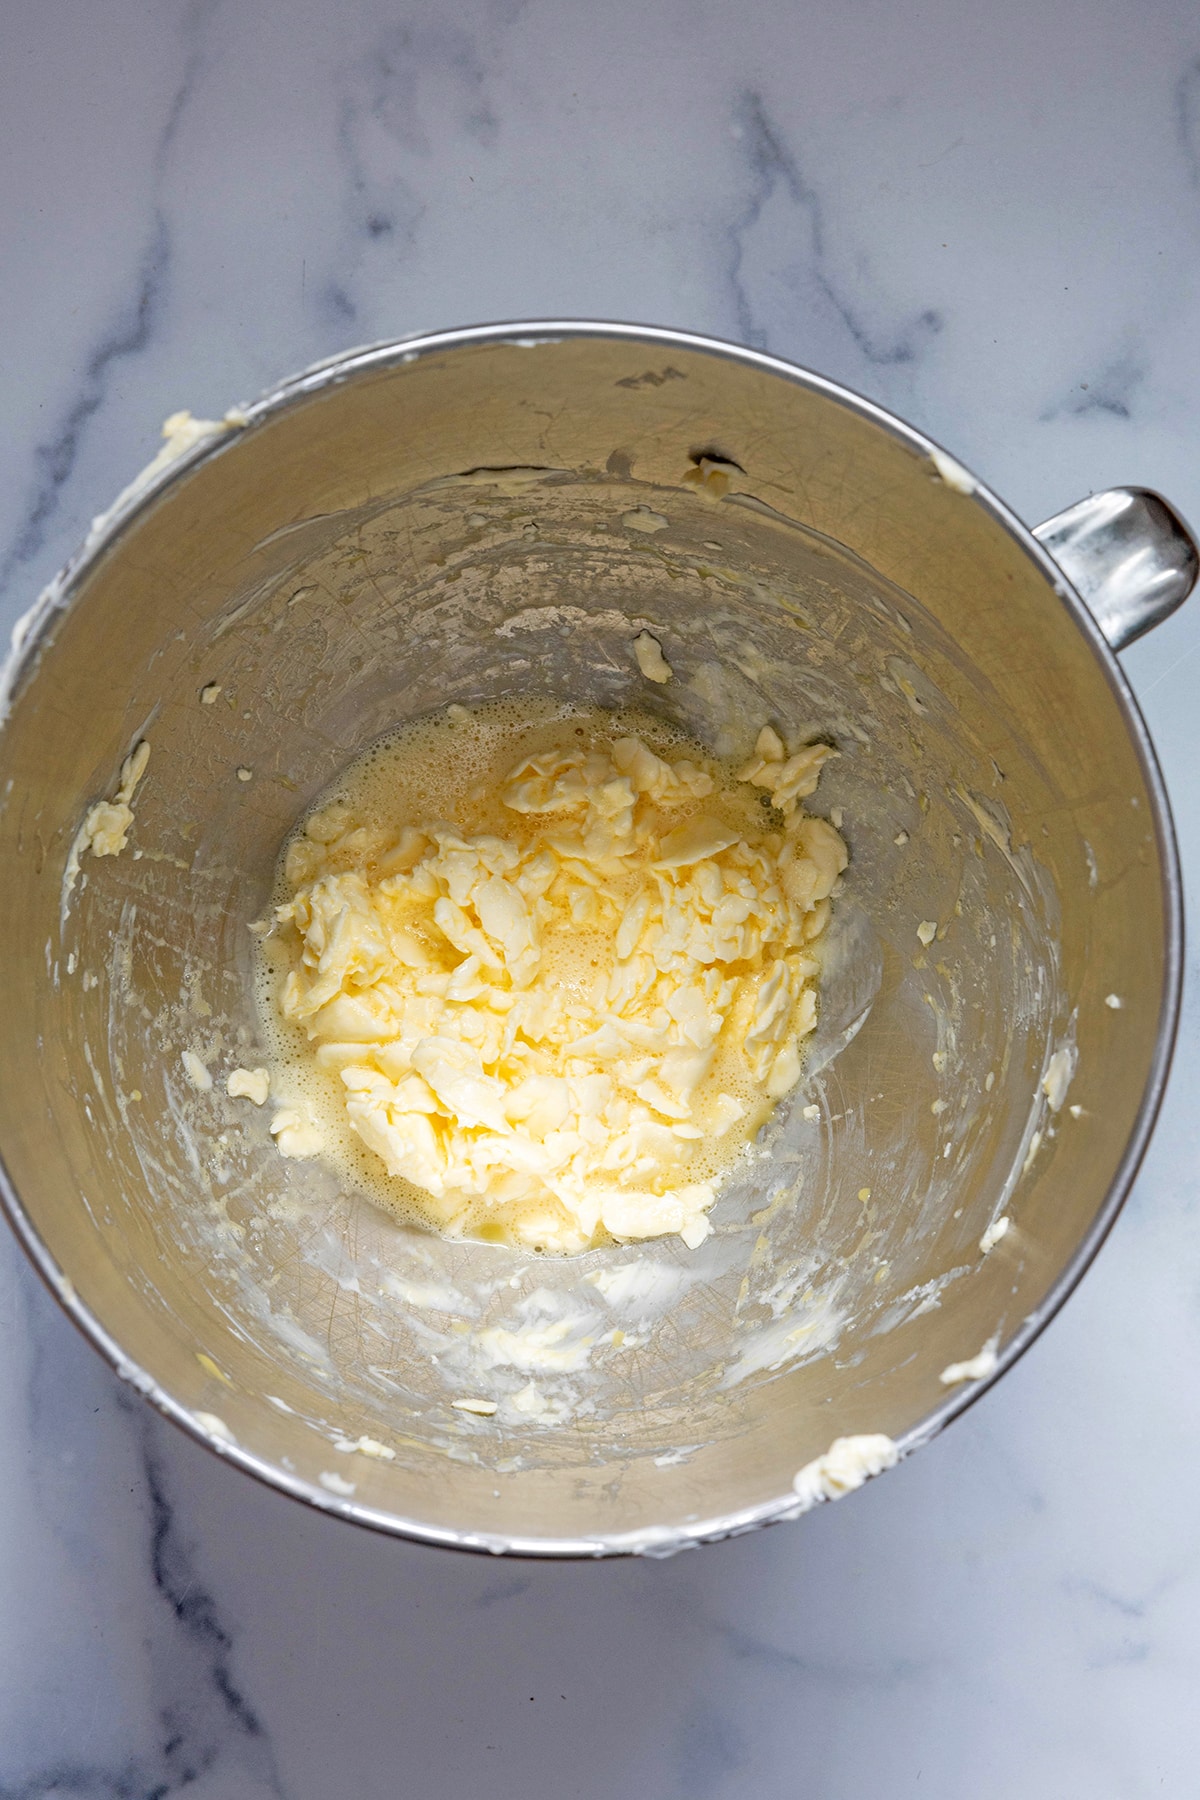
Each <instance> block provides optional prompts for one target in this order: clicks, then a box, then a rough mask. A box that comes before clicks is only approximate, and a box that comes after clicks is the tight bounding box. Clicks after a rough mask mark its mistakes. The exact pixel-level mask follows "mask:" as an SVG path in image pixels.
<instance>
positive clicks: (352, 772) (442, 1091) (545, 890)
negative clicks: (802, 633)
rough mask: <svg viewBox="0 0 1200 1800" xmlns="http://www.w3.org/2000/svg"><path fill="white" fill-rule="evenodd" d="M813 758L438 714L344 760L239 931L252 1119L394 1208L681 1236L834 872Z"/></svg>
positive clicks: (636, 723)
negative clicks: (265, 1036) (737, 763)
mask: <svg viewBox="0 0 1200 1800" xmlns="http://www.w3.org/2000/svg"><path fill="white" fill-rule="evenodd" d="M833 754H835V752H833V751H832V750H831V749H830V748H829V747H828V746H827V745H825V744H811V745H807V746H803V747H799V748H797V749H795V750H793V751H791V752H789V750H788V749H787V748H786V747H785V744H784V742H783V739H782V738H781V737H780V736H779V734H778V733H777V732H776V731H775V730H774V729H773V728H772V727H771V726H769V725H767V726H764V727H763V729H762V731H761V732H760V734H759V737H758V742H757V745H756V748H755V754H754V756H753V758H752V759H751V761H750V762H749V763H747V764H746V765H745V766H744V767H739V768H737V769H735V770H731V769H729V768H727V767H724V766H722V765H721V764H719V763H718V762H717V761H716V760H714V758H712V757H711V756H709V755H708V754H707V752H705V751H704V750H703V748H702V747H701V746H700V745H699V744H697V743H695V742H693V741H691V740H690V739H687V738H685V737H684V736H683V735H682V734H681V733H680V732H678V731H676V730H674V729H673V728H671V727H669V726H666V725H664V724H662V723H661V722H659V721H656V720H653V719H651V718H649V717H646V716H642V715H636V714H631V713H624V714H620V713H608V712H600V711H597V710H595V709H590V708H588V709H584V708H574V707H570V706H564V705H562V704H561V703H551V702H545V703H542V704H541V705H540V706H539V705H537V704H536V703H534V704H530V703H528V702H522V703H520V704H519V705H518V704H517V703H515V702H506V703H496V704H492V705H489V706H483V707H480V708H478V709H476V710H473V711H471V712H467V711H466V710H465V709H464V708H462V707H451V708H449V709H448V711H447V712H446V713H443V714H441V715H439V716H437V717H436V718H433V719H428V720H425V721H423V722H419V723H417V724H415V725H412V726H406V727H404V728H403V729H402V730H400V731H398V732H396V733H395V734H394V735H393V736H391V737H390V738H388V739H385V740H383V741H382V742H381V743H379V744H376V745H375V746H374V747H373V748H372V749H370V750H369V751H368V752H367V753H366V754H365V755H364V756H363V757H361V758H360V759H359V760H358V761H357V762H356V763H355V764H353V765H352V766H351V767H350V768H349V769H347V770H346V771H345V772H344V774H343V775H342V776H341V778H340V779H339V781H338V782H337V784H336V787H335V788H334V789H332V790H330V791H329V792H327V794H326V795H325V796H324V797H323V798H322V801H321V803H320V804H319V805H318V806H317V807H316V808H315V809H314V810H313V811H312V812H310V813H309V814H308V815H307V817H306V818H305V819H304V820H302V821H301V824H300V825H299V827H298V828H297V830H296V832H295V833H294V834H293V836H292V837H291V839H290V840H289V842H288V845H287V846H286V848H285V852H284V856H283V859H282V865H281V873H280V878H279V889H278V892H277V895H276V905H275V913H274V922H273V926H272V929H271V931H270V934H269V935H268V936H267V937H265V938H264V939H263V940H262V942H261V949H260V954H261V958H262V962H261V975H262V983H263V995H264V1013H265V1015H266V1018H267V1023H268V1027H269V1029H271V1030H272V1032H273V1037H274V1042H275V1045H276V1051H277V1055H276V1068H275V1070H274V1071H273V1072H272V1078H271V1091H272V1093H274V1094H276V1095H277V1096H279V1097H280V1098H281V1099H282V1101H283V1102H284V1103H283V1104H282V1105H281V1106H280V1107H279V1109H278V1110H277V1111H276V1113H275V1115H274V1118H273V1121H272V1126H271V1129H272V1131H273V1132H274V1133H275V1137H276V1141H277V1143H278V1146H279V1148H280V1150H281V1151H282V1152H283V1153H284V1154H285V1155H293V1156H311V1155H316V1154H322V1153H324V1154H326V1155H332V1156H333V1157H334V1158H335V1160H337V1161H340V1162H342V1163H343V1164H344V1165H345V1164H348V1163H352V1164H353V1165H354V1172H355V1174H356V1175H357V1176H358V1178H359V1179H360V1180H362V1179H363V1178H364V1177H365V1178H366V1180H367V1181H368V1183H369V1185H370V1186H371V1188H372V1190H373V1191H374V1192H375V1193H376V1194H377V1195H378V1196H379V1197H381V1198H383V1199H384V1200H385V1201H386V1202H388V1203H389V1204H391V1205H392V1206H393V1207H394V1208H396V1209H397V1210H399V1211H400V1212H402V1213H403V1214H405V1215H406V1216H408V1217H410V1218H415V1219H418V1220H419V1221H421V1222H423V1223H425V1224H427V1225H430V1226H433V1227H434V1228H436V1229H438V1230H441V1231H443V1232H446V1233H447V1234H450V1235H453V1236H460V1235H464V1234H468V1235H474V1236H482V1237H486V1238H492V1239H496V1240H500V1241H507V1242H512V1243H518V1244H522V1245H525V1246H533V1247H536V1248H539V1249H543V1250H548V1251H557V1252H573V1251H580V1250H584V1249H587V1248H589V1247H591V1246H594V1245H599V1244H605V1243H609V1242H612V1241H618V1242H621V1241H627V1240H630V1239H641V1238H650V1237H657V1236H660V1235H663V1234H667V1233H671V1232H678V1233H679V1235H680V1236H681V1237H682V1238H683V1240H684V1242H685V1243H686V1244H688V1245H689V1246H691V1247H695V1246H696V1245H698V1244H700V1243H701V1242H702V1241H703V1239H704V1238H705V1237H706V1236H707V1234H708V1232H709V1230H710V1224H709V1220H708V1216H707V1215H708V1210H709V1208H710V1206H711V1205H712V1203H713V1200H714V1199H715V1197H716V1194H717V1191H718V1188H719V1185H720V1182H721V1179H722V1176H723V1175H724V1174H725V1173H726V1172H727V1171H728V1169H729V1168H730V1166H731V1164H732V1163H733V1162H734V1160H735V1159H736V1158H737V1157H738V1156H739V1154H740V1153H741V1152H742V1151H743V1150H744V1149H745V1146H746V1145H747V1144H748V1143H749V1142H750V1140H751V1139H752V1138H753V1137H754V1135H755V1133H756V1132H757V1130H758V1128H759V1127H760V1126H761V1124H762V1123H763V1121H764V1119H765V1118H766V1117H767V1116H768V1114H769V1113H770V1111H771V1109H772V1108H773V1106H774V1105H775V1103H776V1102H777V1101H778V1100H779V1099H780V1098H781V1096H782V1095H784V1094H785V1093H787V1092H788V1090H789V1089H790V1088H791V1087H793V1086H794V1085H795V1083H796V1081H797V1080H798V1078H799V1075H800V1068H801V1050H802V1043H803V1039H804V1037H805V1036H806V1034H807V1033H808V1032H810V1031H811V1030H812V1029H813V1026H814V1024H815V1021H816V1009H817V992H816V983H817V978H818V975H819V963H818V961H817V958H816V956H815V955H814V953H813V952H814V944H815V940H817V939H818V938H819V936H820V934H821V932H822V931H823V929H824V927H825V925H826V922H827V920H828V918H829V908H830V899H829V896H830V894H831V893H832V891H833V889H834V886H835V884H836V882H837V880H838V877H839V875H840V874H841V872H842V870H843V869H844V868H845V866H846V849H845V846H844V844H843V842H842V839H841V837H840V836H839V835H838V833H837V832H836V831H835V830H834V829H833V827H832V826H831V825H829V824H827V823H826V822H825V821H824V820H823V819H818V818H811V817H809V816H808V815H807V814H806V813H805V812H804V810H803V809H802V807H801V805H800V802H801V801H802V800H804V799H806V798H807V797H808V796H810V795H811V794H812V793H813V792H814V791H815V789H816V786H817V782H818V779H819V776H820V771H821V766H822V764H823V763H824V762H825V761H826V759H827V758H828V757H830V756H832V755H833Z"/></svg>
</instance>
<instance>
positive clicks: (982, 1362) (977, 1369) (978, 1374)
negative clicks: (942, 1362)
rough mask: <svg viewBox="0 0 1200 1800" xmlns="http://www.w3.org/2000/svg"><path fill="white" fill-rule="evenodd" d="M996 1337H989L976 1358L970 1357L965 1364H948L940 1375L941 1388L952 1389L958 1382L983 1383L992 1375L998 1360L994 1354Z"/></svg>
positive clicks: (996, 1342)
mask: <svg viewBox="0 0 1200 1800" xmlns="http://www.w3.org/2000/svg"><path fill="white" fill-rule="evenodd" d="M999 1342H1000V1339H999V1338H998V1337H991V1338H989V1339H988V1341H987V1343H986V1344H985V1345H984V1346H983V1349H982V1350H980V1351H979V1353H978V1354H977V1355H976V1356H970V1357H968V1358H967V1360H966V1361H965V1362H956V1363H950V1364H949V1366H948V1367H947V1368H944V1369H943V1370H942V1373H941V1377H940V1379H941V1382H942V1385H943V1387H954V1386H955V1384H956V1383H958V1382H960V1381H985V1380H986V1379H987V1377H988V1376H989V1375H994V1374H995V1372H996V1365H997V1363H998V1362H999V1360H1000V1358H999V1357H998V1356H997V1354H996V1346H997V1345H998V1344H999Z"/></svg>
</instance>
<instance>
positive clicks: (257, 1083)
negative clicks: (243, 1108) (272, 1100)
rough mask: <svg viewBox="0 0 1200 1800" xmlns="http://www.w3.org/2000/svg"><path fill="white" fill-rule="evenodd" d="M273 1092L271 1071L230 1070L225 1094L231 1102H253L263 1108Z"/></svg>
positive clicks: (226, 1080)
mask: <svg viewBox="0 0 1200 1800" xmlns="http://www.w3.org/2000/svg"><path fill="white" fill-rule="evenodd" d="M270 1091H271V1073H270V1070H269V1069H230V1071H229V1074H228V1075H227V1076H226V1077H225V1092H226V1093H227V1094H228V1095H229V1098H230V1099H231V1100H238V1099H246V1100H252V1101H253V1102H254V1104H255V1106H262V1105H263V1104H264V1103H265V1101H266V1098H267V1095H268V1094H269V1093H270Z"/></svg>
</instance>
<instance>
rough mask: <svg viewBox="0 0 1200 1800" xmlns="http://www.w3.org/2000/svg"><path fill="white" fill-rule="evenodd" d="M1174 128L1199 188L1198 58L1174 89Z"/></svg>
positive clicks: (1199, 113)
mask: <svg viewBox="0 0 1200 1800" xmlns="http://www.w3.org/2000/svg"><path fill="white" fill-rule="evenodd" d="M1175 126H1176V130H1177V132H1178V134H1179V147H1180V149H1181V150H1182V152H1183V160H1184V162H1185V163H1186V164H1187V171H1188V174H1189V175H1190V177H1191V180H1192V186H1193V187H1200V56H1198V57H1196V58H1195V60H1194V61H1193V62H1190V63H1189V64H1188V66H1187V68H1186V69H1185V70H1184V72H1183V74H1182V75H1181V76H1180V77H1179V81H1178V82H1177V84H1176V87H1175Z"/></svg>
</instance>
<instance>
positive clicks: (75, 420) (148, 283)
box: [0, 0, 219, 595]
mask: <svg viewBox="0 0 1200 1800" xmlns="http://www.w3.org/2000/svg"><path fill="white" fill-rule="evenodd" d="M218 4H219V0H193V4H192V5H190V6H189V7H188V8H187V9H186V11H185V13H184V17H183V35H184V41H185V43H186V44H187V53H186V55H185V58H184V64H183V72H182V74H181V75H180V78H179V81H178V83H177V85H176V87H175V91H174V93H173V94H172V96H171V100H170V103H169V105H168V107H167V113H166V118H165V119H164V121H163V125H162V128H161V130H160V131H159V134H158V139H157V141H156V143H155V147H154V154H153V157H152V161H151V169H152V174H153V189H154V194H155V199H154V205H153V213H152V218H151V226H150V231H149V234H148V237H147V241H146V244H145V247H144V249H143V250H142V253H141V255H140V257H139V259H138V264H137V267H136V269H135V271H134V275H133V280H132V282H131V290H132V291H131V294H130V298H129V300H128V301H127V302H126V303H125V305H124V306H123V307H122V308H121V309H120V311H119V313H118V315H117V317H116V318H115V319H114V320H113V322H112V323H111V324H110V325H109V327H108V329H107V331H106V332H105V334H104V336H103V337H102V338H101V339H100V341H99V343H97V345H96V346H95V348H94V349H93V350H92V353H91V355H90V356H89V357H88V359H87V362H86V364H85V365H84V369H83V375H82V378H81V380H80V382H79V385H78V388H77V391H76V394H75V397H74V399H73V400H72V401H71V402H70V403H69V405H68V406H67V408H66V411H65V413H64V415H63V417H62V420H61V422H60V424H59V426H58V429H57V431H56V432H55V433H54V435H53V437H51V438H50V439H48V440H47V441H46V442H45V443H42V444H38V445H37V446H35V448H34V452H33V461H34V481H33V497H32V500H31V502H30V506H29V510H28V512H27V513H26V515H25V520H24V523H23V524H22V526H21V529H20V531H19V532H18V534H17V537H16V540H15V541H14V543H13V544H12V545H11V546H10V548H9V550H8V551H7V552H6V554H5V555H4V557H3V559H2V560H0V595H3V594H4V593H5V592H6V591H7V589H8V587H9V585H10V584H11V582H12V580H13V578H14V577H15V576H17V575H18V574H19V573H20V571H21V570H22V569H23V568H24V566H25V565H26V564H27V563H29V562H30V561H31V560H32V559H33V558H34V557H35V556H36V555H37V554H38V552H39V551H40V550H41V549H42V547H43V546H44V544H45V542H46V538H47V534H48V530H49V527H50V524H51V521H52V520H53V519H54V517H55V515H56V514H57V512H58V510H59V507H60V505H61V502H62V496H63V490H64V488H65V487H66V485H67V483H68V482H69V481H70V478H71V476H72V474H73V473H74V470H75V465H76V463H77V462H78V460H79V453H80V450H81V448H82V445H83V441H84V436H85V433H86V431H87V427H88V425H89V423H90V422H91V420H92V419H93V418H94V417H95V415H96V413H98V412H99V411H100V408H101V407H102V406H103V405H104V403H105V401H106V400H107V398H108V395H109V391H110V388H111V385H112V379H113V375H114V373H115V371H116V370H117V369H118V368H119V366H120V365H121V364H122V363H123V362H125V361H126V360H127V359H128V358H129V357H131V356H136V355H137V354H138V353H139V351H142V350H144V349H146V348H147V346H148V345H149V344H150V342H151V341H152V339H153V335H154V330H155V327H156V325H157V323H158V320H159V318H160V316H161V313H162V310H163V306H164V303H165V300H166V297H167V290H168V278H169V274H170V265H171V236H170V232H169V229H168V226H167V221H166V217H165V214H164V212H163V209H162V205H161V203H160V200H159V198H158V196H159V195H160V194H161V191H162V186H163V182H164V179H165V176H166V173H167V169H168V165H169V162H170V155H171V151H172V149H173V147H174V144H175V141H176V138H177V137H178V135H179V128H180V125H181V122H182V120H183V117H184V114H185V112H186V110H187V107H188V105H189V103H190V102H191V100H192V98H193V96H194V93H195V89H196V85H197V82H198V81H199V78H200V74H201V70H202V68H203V64H204V53H203V47H202V44H201V42H200V39H201V34H202V29H203V26H204V24H205V22H206V21H207V19H208V17H209V16H210V15H211V14H212V13H213V12H214V11H215V10H216V7H217V5H218Z"/></svg>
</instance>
